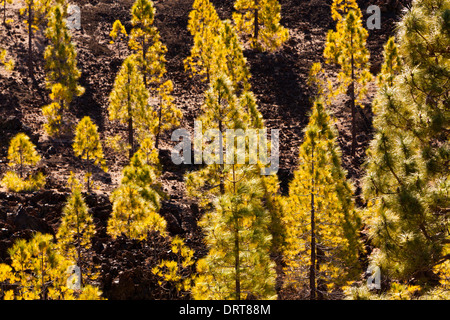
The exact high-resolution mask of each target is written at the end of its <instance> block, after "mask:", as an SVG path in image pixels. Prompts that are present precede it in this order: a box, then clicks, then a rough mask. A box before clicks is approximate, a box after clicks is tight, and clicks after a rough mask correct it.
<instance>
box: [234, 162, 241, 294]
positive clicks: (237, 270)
mask: <svg viewBox="0 0 450 320" xmlns="http://www.w3.org/2000/svg"><path fill="white" fill-rule="evenodd" d="M233 192H234V194H235V195H236V171H235V168H234V164H233ZM233 214H234V215H236V212H234V213H233ZM234 224H235V226H234V268H235V283H236V284H235V286H236V300H241V261H240V258H239V252H240V243H239V220H238V218H237V217H236V216H235V221H234Z"/></svg>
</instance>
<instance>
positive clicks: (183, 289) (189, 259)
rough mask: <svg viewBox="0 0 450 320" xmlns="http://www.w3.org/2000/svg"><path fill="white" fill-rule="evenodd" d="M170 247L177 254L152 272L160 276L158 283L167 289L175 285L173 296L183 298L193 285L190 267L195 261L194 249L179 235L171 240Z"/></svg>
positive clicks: (163, 261)
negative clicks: (174, 294)
mask: <svg viewBox="0 0 450 320" xmlns="http://www.w3.org/2000/svg"><path fill="white" fill-rule="evenodd" d="M170 249H171V253H173V254H174V255H175V257H174V260H167V259H164V260H162V261H161V262H160V263H159V264H158V265H157V266H155V267H154V268H152V273H153V274H155V275H157V276H158V277H159V278H160V280H159V281H158V284H159V285H160V286H162V287H164V288H165V289H166V290H168V291H169V290H170V286H174V287H175V289H176V296H175V297H173V298H182V297H185V296H186V295H187V293H189V292H190V290H191V287H192V276H190V271H191V270H190V269H191V268H192V266H193V265H194V262H195V260H194V250H192V249H191V248H189V247H188V246H187V245H186V244H185V243H184V241H183V239H181V238H180V237H179V236H175V237H174V238H173V239H172V240H171V247H170Z"/></svg>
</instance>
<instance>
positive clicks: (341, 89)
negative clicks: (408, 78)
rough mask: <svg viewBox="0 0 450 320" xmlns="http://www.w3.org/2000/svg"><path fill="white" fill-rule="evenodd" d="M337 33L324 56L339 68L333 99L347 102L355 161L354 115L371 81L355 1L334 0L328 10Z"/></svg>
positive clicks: (330, 34) (330, 37)
mask: <svg viewBox="0 0 450 320" xmlns="http://www.w3.org/2000/svg"><path fill="white" fill-rule="evenodd" d="M331 12H332V17H333V19H334V20H335V21H337V24H336V31H334V30H330V31H328V34H327V41H326V44H325V50H324V53H323V54H324V56H325V59H326V62H327V63H333V64H337V65H338V66H339V67H340V72H339V74H338V78H337V82H338V88H337V90H334V91H331V92H330V93H331V94H332V95H336V94H339V93H346V94H348V96H349V98H350V108H351V114H352V147H351V154H352V156H353V157H354V156H355V152H356V147H357V128H356V111H357V107H358V106H359V107H362V104H361V100H362V99H363V97H364V95H365V94H366V93H367V84H368V83H369V81H370V80H371V79H372V75H371V73H370V71H369V51H368V49H367V48H366V40H367V36H368V32H367V30H366V29H364V27H363V23H362V13H361V10H360V9H359V7H358V5H357V3H356V0H344V1H343V0H334V1H333V4H332V6H331Z"/></svg>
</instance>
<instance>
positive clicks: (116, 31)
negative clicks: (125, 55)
mask: <svg viewBox="0 0 450 320" xmlns="http://www.w3.org/2000/svg"><path fill="white" fill-rule="evenodd" d="M109 36H110V37H111V39H112V40H111V41H110V43H111V44H113V43H114V42H115V43H116V48H117V52H118V54H119V56H120V55H121V53H120V42H121V41H124V40H125V39H126V38H127V37H128V33H127V30H126V29H125V27H124V26H123V24H122V22H120V20H116V21H114V23H113V26H112V29H111V31H110V33H109Z"/></svg>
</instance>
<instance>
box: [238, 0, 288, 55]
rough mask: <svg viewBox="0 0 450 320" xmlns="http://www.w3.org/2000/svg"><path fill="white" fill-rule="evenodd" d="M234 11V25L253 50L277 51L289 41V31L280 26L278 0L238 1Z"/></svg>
mask: <svg viewBox="0 0 450 320" xmlns="http://www.w3.org/2000/svg"><path fill="white" fill-rule="evenodd" d="M234 9H235V10H236V12H234V13H233V20H234V23H235V24H236V27H237V29H238V30H239V33H240V34H241V35H244V36H246V37H248V39H249V41H250V44H251V46H252V47H253V48H255V49H260V50H264V51H275V50H276V49H278V48H279V47H281V46H282V45H283V43H284V42H286V41H287V40H288V39H289V31H288V30H287V29H286V28H284V27H283V26H282V25H281V24H280V19H281V6H280V4H279V3H278V1H277V0H236V2H235V3H234Z"/></svg>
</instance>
